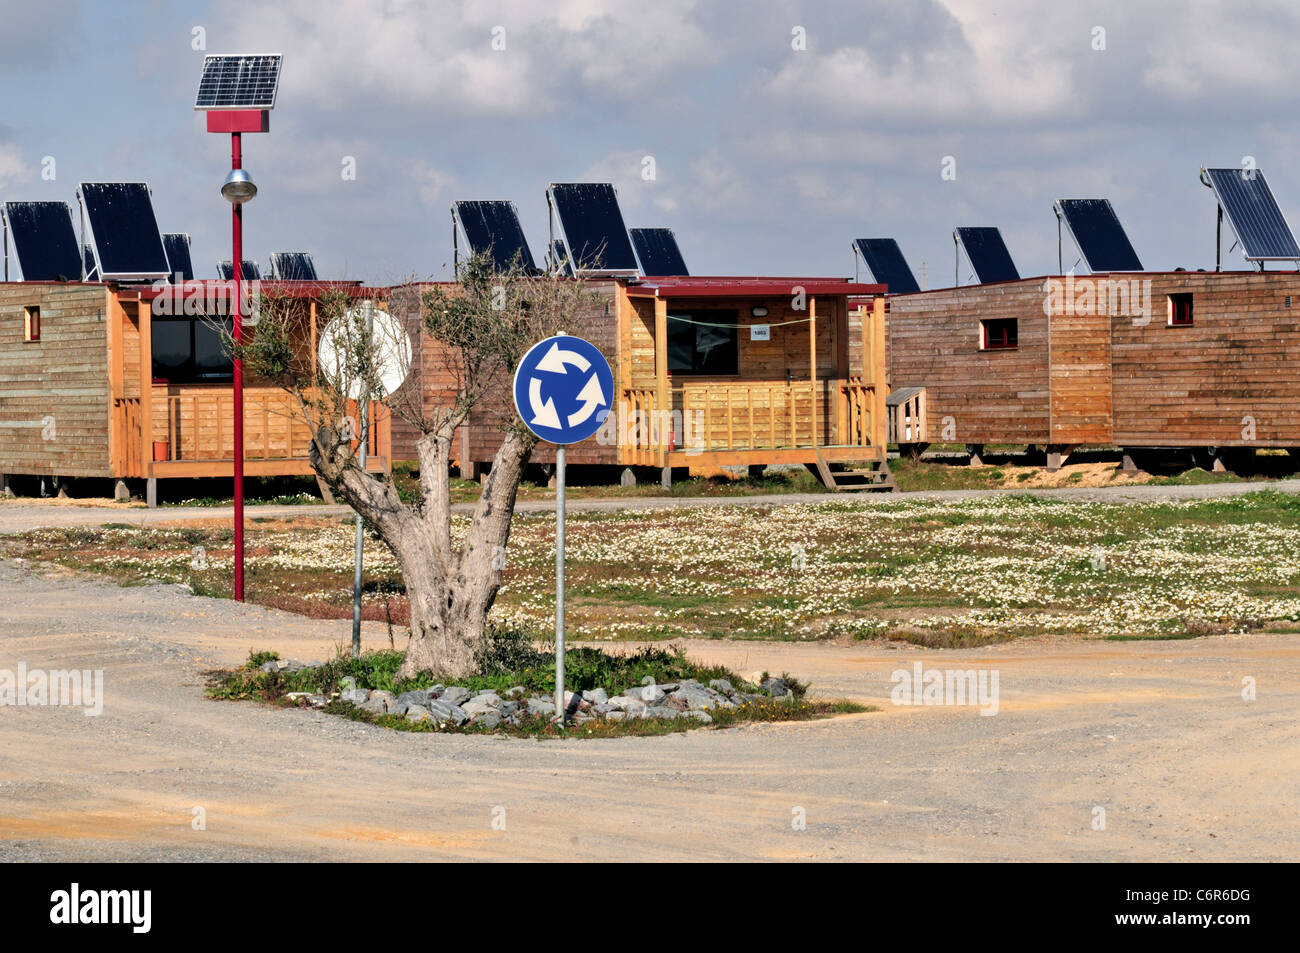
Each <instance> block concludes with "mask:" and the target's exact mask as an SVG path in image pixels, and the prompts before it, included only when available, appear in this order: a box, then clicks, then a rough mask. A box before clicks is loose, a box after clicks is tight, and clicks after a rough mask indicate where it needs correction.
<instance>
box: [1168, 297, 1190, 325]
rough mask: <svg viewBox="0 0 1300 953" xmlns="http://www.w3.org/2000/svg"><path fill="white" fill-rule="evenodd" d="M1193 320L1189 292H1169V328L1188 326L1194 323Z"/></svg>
mask: <svg viewBox="0 0 1300 953" xmlns="http://www.w3.org/2000/svg"><path fill="white" fill-rule="evenodd" d="M1195 320H1196V316H1195V310H1194V308H1193V305H1192V294H1191V292H1190V291H1189V292H1184V293H1181V294H1171V295H1170V296H1169V326H1170V327H1171V328H1190V327H1191V326H1192V325H1193V323H1195Z"/></svg>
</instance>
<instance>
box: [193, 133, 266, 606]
mask: <svg viewBox="0 0 1300 953" xmlns="http://www.w3.org/2000/svg"><path fill="white" fill-rule="evenodd" d="M269 120H270V117H269V115H268V113H267V111H266V110H257V109H253V110H234V111H226V112H210V113H208V131H209V132H229V133H230V174H229V175H228V176H226V181H225V182H224V183H223V184H222V186H221V194H222V196H223V197H224V198H225V199H226V200H227V201H228V202H230V208H231V211H230V216H231V217H230V224H231V242H230V244H231V249H230V250H231V258H230V268H231V275H230V276H231V278H232V289H231V295H230V300H231V305H230V310H231V321H232V325H233V326H232V329H231V335H232V337H233V338H234V341H235V348H236V350H235V355H234V362H233V363H234V374H233V377H234V381H233V384H234V391H235V394H234V397H235V400H234V404H235V407H234V414H235V421H234V456H235V459H234V471H235V472H234V477H235V600H236V601H238V602H243V601H244V362H243V361H242V360H241V359H240V356H239V350H238V349H239V346H240V345H241V344H242V343H243V340H244V330H243V325H244V319H243V303H244V285H243V271H244V269H243V260H244V203H245V202H248V201H250V200H252V199H253V198H254V197H256V195H257V186H256V185H255V184H254V183H253V178H252V176H250V175H249V174H248V172H247V171H246V170H245V169H244V168H243V159H244V157H243V134H244V133H245V132H265V131H266V130H267V129H268V128H269V125H270V121H269Z"/></svg>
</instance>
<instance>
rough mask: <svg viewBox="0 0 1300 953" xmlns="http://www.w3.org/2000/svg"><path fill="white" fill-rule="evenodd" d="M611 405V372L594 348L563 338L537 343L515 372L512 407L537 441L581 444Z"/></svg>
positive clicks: (593, 430) (612, 383)
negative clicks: (538, 438)
mask: <svg viewBox="0 0 1300 953" xmlns="http://www.w3.org/2000/svg"><path fill="white" fill-rule="evenodd" d="M613 406H614V373H613V371H611V370H610V369H609V361H607V360H605V355H603V354H601V353H600V351H599V350H597V348H596V346H595V345H594V344H592V343H590V342H589V341H584V340H583V339H582V338H576V337H572V336H571V335H568V334H558V335H556V336H555V337H550V338H547V339H546V340H544V341H539V342H538V343H537V344H534V345H533V346H532V347H531V348H529V349H528V353H527V354H525V355H524V357H523V360H521V361H520V362H519V367H518V368H517V369H516V370H515V407H516V408H517V409H518V410H519V416H520V417H522V418H523V421H524V423H525V424H527V425H528V429H529V430H531V431H532V432H533V433H535V434H537V436H539V437H541V438H542V439H543V440H547V441H550V442H551V443H557V444H567V443H577V442H578V441H580V440H586V439H587V438H588V437H590V436H591V435H592V434H594V433H595V432H596V431H597V430H599V429H600V427H601V425H602V424H603V423H604V422H605V418H606V417H607V416H608V415H609V412H610V410H611V409H612V408H613Z"/></svg>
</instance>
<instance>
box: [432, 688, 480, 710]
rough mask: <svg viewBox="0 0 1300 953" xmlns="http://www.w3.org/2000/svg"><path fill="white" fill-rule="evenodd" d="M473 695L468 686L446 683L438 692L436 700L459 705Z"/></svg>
mask: <svg viewBox="0 0 1300 953" xmlns="http://www.w3.org/2000/svg"><path fill="white" fill-rule="evenodd" d="M473 697H474V696H473V693H472V692H471V691H470V690H469V689H468V688H461V687H460V686H459V685H448V686H447V687H446V688H444V689H443V690H442V691H441V692H439V693H438V701H440V702H444V703H446V704H448V705H460V704H463V703H465V702H467V701H469V700H470V699H471V698H473Z"/></svg>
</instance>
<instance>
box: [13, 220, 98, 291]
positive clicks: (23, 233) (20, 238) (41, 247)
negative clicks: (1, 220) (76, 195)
mask: <svg viewBox="0 0 1300 953" xmlns="http://www.w3.org/2000/svg"><path fill="white" fill-rule="evenodd" d="M4 216H5V221H6V222H7V223H8V226H9V235H10V237H11V238H12V240H13V243H14V251H15V252H17V254H18V267H19V268H21V269H22V272H23V280H24V281H80V280H81V251H80V248H81V246H80V245H78V244H77V233H76V232H75V231H74V230H73V227H72V209H70V208H69V207H68V203H67V202H5V203H4Z"/></svg>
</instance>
